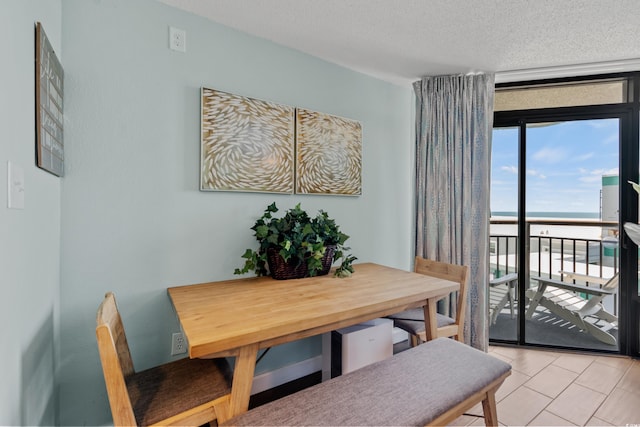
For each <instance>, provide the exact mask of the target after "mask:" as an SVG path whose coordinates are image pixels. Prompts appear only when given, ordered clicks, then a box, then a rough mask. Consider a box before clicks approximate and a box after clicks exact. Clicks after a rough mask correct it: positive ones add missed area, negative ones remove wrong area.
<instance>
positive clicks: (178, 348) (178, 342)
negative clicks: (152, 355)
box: [171, 332, 187, 356]
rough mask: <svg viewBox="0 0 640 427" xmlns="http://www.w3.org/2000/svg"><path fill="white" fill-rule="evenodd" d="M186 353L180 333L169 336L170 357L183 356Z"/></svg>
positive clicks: (185, 342) (182, 336)
mask: <svg viewBox="0 0 640 427" xmlns="http://www.w3.org/2000/svg"><path fill="white" fill-rule="evenodd" d="M186 352H187V341H186V340H185V339H184V335H183V334H182V332H176V333H175V334H173V335H171V355H172V356H175V355H176V354H183V353H186Z"/></svg>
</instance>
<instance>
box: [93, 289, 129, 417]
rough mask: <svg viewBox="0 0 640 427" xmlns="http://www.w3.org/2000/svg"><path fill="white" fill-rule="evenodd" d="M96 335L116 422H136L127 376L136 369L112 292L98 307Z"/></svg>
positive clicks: (110, 403) (112, 412)
mask: <svg viewBox="0 0 640 427" xmlns="http://www.w3.org/2000/svg"><path fill="white" fill-rule="evenodd" d="M96 338H97V340H98V351H99V353H100V361H101V363H102V372H103V374H104V381H105V383H106V386H107V395H108V396H109V405H110V406H111V414H112V415H113V422H114V424H115V425H116V426H118V425H136V418H135V415H134V412H133V407H132V405H131V399H130V398H129V392H128V391H127V383H126V377H127V376H129V375H131V374H133V373H134V370H133V361H132V359H131V353H130V352H129V344H128V343H127V337H126V335H125V333H124V326H123V325H122V318H121V317H120V313H119V312H118V307H117V305H116V299H115V296H114V295H113V293H111V292H108V293H107V294H106V295H105V296H104V300H103V301H102V303H101V304H100V307H98V313H97V315H96Z"/></svg>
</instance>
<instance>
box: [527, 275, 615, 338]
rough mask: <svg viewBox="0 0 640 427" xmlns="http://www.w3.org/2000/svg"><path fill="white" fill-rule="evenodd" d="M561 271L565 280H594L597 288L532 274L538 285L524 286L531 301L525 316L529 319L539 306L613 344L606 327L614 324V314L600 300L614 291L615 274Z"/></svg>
mask: <svg viewBox="0 0 640 427" xmlns="http://www.w3.org/2000/svg"><path fill="white" fill-rule="evenodd" d="M561 273H562V274H563V275H564V276H565V278H567V279H569V280H580V281H584V282H590V283H597V284H600V285H601V287H600V286H586V285H581V284H574V283H569V282H562V281H560V280H554V279H547V278H542V277H532V279H534V280H537V281H538V287H537V288H531V289H528V290H527V291H526V293H525V295H526V296H527V298H529V299H530V300H531V302H530V303H529V308H528V309H527V313H526V318H527V319H531V318H532V317H533V314H534V313H535V311H536V308H537V307H538V306H539V305H541V306H543V307H545V308H547V309H548V310H549V311H550V312H552V313H553V314H555V315H556V316H559V317H561V318H563V319H564V320H566V321H567V322H571V323H573V324H574V325H576V326H577V327H578V328H580V330H581V331H583V332H586V333H588V334H591V335H592V336H593V337H594V338H597V339H598V340H600V341H602V342H604V343H606V344H609V345H616V344H617V342H616V338H615V337H614V336H613V335H611V334H610V333H609V330H611V329H613V328H615V327H617V325H618V317H617V316H615V315H613V314H611V313H609V312H608V311H607V310H605V308H604V306H603V305H602V300H603V299H604V297H606V296H607V295H615V294H616V292H617V291H618V274H616V275H614V276H613V277H612V278H610V279H602V278H599V277H592V276H585V275H582V274H576V273H571V272H561ZM581 294H586V296H587V297H586V298H585V297H583V296H582V295H581Z"/></svg>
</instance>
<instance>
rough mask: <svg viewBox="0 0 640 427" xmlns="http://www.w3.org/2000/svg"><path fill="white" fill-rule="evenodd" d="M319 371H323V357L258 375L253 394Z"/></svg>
mask: <svg viewBox="0 0 640 427" xmlns="http://www.w3.org/2000/svg"><path fill="white" fill-rule="evenodd" d="M318 371H322V356H316V357H312V358H311V359H306V360H303V361H301V362H298V363H293V364H291V365H287V366H283V367H282V368H279V369H275V370H273V371H269V372H265V373H264V374H260V375H256V376H255V377H254V378H253V386H252V387H251V394H256V393H260V392H262V391H265V390H269V389H271V388H274V387H277V386H279V385H282V384H285V383H288V382H289V381H293V380H297V379H298V378H302V377H304V376H307V375H310V374H313V373H314V372H318Z"/></svg>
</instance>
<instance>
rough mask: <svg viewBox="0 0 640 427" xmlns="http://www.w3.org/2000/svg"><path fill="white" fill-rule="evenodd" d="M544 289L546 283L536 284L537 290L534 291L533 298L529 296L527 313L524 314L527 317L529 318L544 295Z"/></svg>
mask: <svg viewBox="0 0 640 427" xmlns="http://www.w3.org/2000/svg"><path fill="white" fill-rule="evenodd" d="M545 289H547V285H544V284H540V285H538V290H537V292H536V293H535V295H534V296H533V298H531V301H529V308H528V309H527V313H526V315H525V317H526V318H527V319H531V318H532V317H533V313H535V311H536V307H538V304H539V303H540V300H541V299H542V297H543V296H544V291H545Z"/></svg>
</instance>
